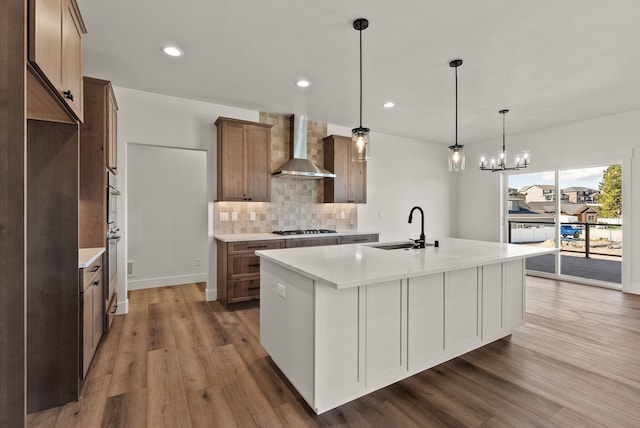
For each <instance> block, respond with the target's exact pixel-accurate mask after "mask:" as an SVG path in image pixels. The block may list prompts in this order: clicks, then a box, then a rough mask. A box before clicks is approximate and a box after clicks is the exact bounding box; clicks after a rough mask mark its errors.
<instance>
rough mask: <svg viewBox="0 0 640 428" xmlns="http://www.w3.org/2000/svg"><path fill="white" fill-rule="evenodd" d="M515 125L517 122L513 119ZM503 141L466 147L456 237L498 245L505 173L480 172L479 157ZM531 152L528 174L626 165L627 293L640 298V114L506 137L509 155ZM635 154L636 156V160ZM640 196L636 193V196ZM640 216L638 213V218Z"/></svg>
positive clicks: (459, 181)
mask: <svg viewBox="0 0 640 428" xmlns="http://www.w3.org/2000/svg"><path fill="white" fill-rule="evenodd" d="M512 114H515V112H512ZM511 119H512V120H516V119H515V116H512V118H511ZM500 144H501V141H500V139H499V138H496V139H494V140H492V141H485V142H482V143H479V144H470V145H467V146H466V147H465V151H466V156H467V158H466V163H467V170H466V171H465V172H464V173H462V174H459V175H457V176H456V180H455V181H456V183H455V188H456V193H455V194H456V198H455V206H456V207H457V214H456V218H455V221H454V223H455V225H456V227H455V228H454V229H453V231H452V232H453V233H454V235H455V236H457V237H460V238H469V239H480V240H487V241H498V240H499V237H500V223H499V222H498V221H497V220H496V219H497V218H498V217H499V215H500V213H501V205H500V204H501V202H500V194H499V190H500V180H501V179H502V175H501V174H500V173H490V172H483V171H479V170H478V169H477V167H476V165H477V159H478V157H479V155H480V153H493V152H497V150H498V149H499V146H500ZM523 149H529V150H531V154H532V167H530V168H528V169H527V171H526V172H537V171H543V170H548V169H555V168H560V167H563V168H566V167H589V166H601V165H607V164H613V163H622V166H623V198H624V206H623V219H624V220H623V221H624V234H625V236H624V248H623V277H622V278H623V290H624V291H626V292H631V293H636V294H640V265H639V264H637V263H636V264H635V265H633V266H632V263H631V260H633V259H632V255H633V254H634V253H638V254H640V227H637V226H635V225H634V224H633V219H635V218H638V214H639V213H640V197H637V196H636V195H637V192H638V190H639V189H640V157H638V156H637V153H638V152H639V150H640V110H634V111H631V112H626V113H621V114H617V115H612V116H606V117H601V118H597V119H591V120H586V121H582V122H577V123H572V124H567V125H563V126H558V127H554V128H548V129H543V130H539V131H535V132H528V133H525V134H518V135H507V151H508V152H510V153H516V152H517V151H520V150H523ZM633 154H635V156H633ZM634 192H635V193H634ZM634 213H635V214H634Z"/></svg>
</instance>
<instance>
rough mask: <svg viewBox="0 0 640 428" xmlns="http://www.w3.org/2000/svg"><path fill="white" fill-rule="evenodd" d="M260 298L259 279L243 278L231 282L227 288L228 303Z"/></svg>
mask: <svg viewBox="0 0 640 428" xmlns="http://www.w3.org/2000/svg"><path fill="white" fill-rule="evenodd" d="M259 297H260V277H258V276H256V277H252V278H245V279H239V280H233V281H231V287H229V296H228V300H229V303H235V302H244V301H247V300H253V299H257V298H259Z"/></svg>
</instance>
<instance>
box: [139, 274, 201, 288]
mask: <svg viewBox="0 0 640 428" xmlns="http://www.w3.org/2000/svg"><path fill="white" fill-rule="evenodd" d="M208 277H209V275H208V274H207V273H206V272H205V273H199V274H195V275H179V276H168V277H161V278H150V279H138V280H131V279H130V280H128V281H127V290H129V291H131V290H144V289H147V288H158V287H168V286H171V285H182V284H193V283H197V282H207V279H208Z"/></svg>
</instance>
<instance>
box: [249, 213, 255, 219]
mask: <svg viewBox="0 0 640 428" xmlns="http://www.w3.org/2000/svg"><path fill="white" fill-rule="evenodd" d="M249 220H251V221H256V213H249Z"/></svg>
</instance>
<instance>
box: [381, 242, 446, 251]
mask: <svg viewBox="0 0 640 428" xmlns="http://www.w3.org/2000/svg"><path fill="white" fill-rule="evenodd" d="M424 245H425V246H426V247H433V244H429V243H426V244H424ZM372 247H373V248H379V249H381V250H402V249H405V250H408V249H410V248H415V249H418V247H417V246H416V244H414V243H413V242H399V243H398V242H396V243H390V244H378V245H372Z"/></svg>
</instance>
